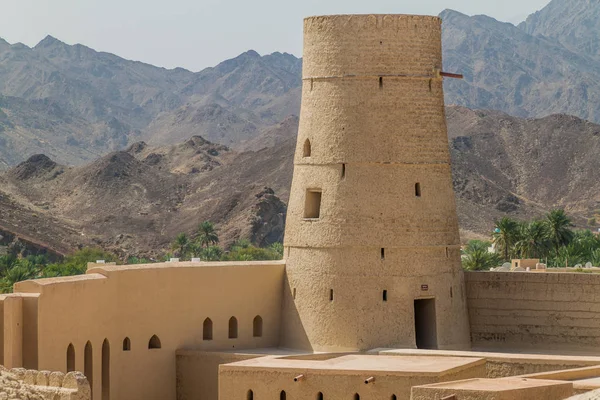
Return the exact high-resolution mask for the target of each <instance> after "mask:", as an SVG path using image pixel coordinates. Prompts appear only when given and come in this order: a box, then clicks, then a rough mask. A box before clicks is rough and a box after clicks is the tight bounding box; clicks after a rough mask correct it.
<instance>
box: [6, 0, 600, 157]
mask: <svg viewBox="0 0 600 400" xmlns="http://www.w3.org/2000/svg"><path fill="white" fill-rule="evenodd" d="M441 17H442V18H443V45H444V64H445V65H444V68H445V69H446V70H447V71H451V72H460V73H463V74H464V75H465V79H464V80H454V79H449V80H447V82H446V85H445V89H446V100H447V103H448V104H457V105H463V106H466V107H469V108H476V109H496V110H500V111H503V112H506V113H509V114H511V115H515V116H521V117H536V118H540V117H545V116H548V115H551V114H556V113H564V114H570V115H575V116H578V117H580V118H583V119H587V120H590V121H595V122H600V98H599V97H600V64H599V63H598V57H600V56H599V54H598V51H599V48H600V22H599V21H600V2H598V1H597V0H553V1H552V2H551V3H550V4H549V5H548V6H547V7H545V8H544V9H543V10H541V11H539V12H537V13H535V14H533V15H531V16H530V17H529V18H528V19H527V21H525V22H524V23H522V24H521V25H519V26H518V27H516V26H514V25H511V24H508V23H502V22H498V21H496V20H494V19H493V18H490V17H486V16H474V17H468V16H466V15H464V14H461V13H458V12H456V11H451V10H446V11H444V12H442V13H441ZM0 33H1V32H0ZM300 76H301V60H300V59H298V58H296V57H294V56H292V55H289V54H285V53H284V54H281V53H274V54H271V55H266V56H262V57H261V56H260V55H259V54H257V53H256V52H254V51H248V52H246V53H244V54H241V55H240V56H238V57H236V58H234V59H231V60H227V61H224V62H222V63H221V64H219V65H217V66H215V67H213V68H207V69H205V70H203V71H200V72H197V73H193V72H190V71H186V70H184V69H180V68H179V69H174V70H166V69H164V68H157V67H154V66H151V65H147V64H143V63H140V62H134V61H128V60H125V59H122V58H120V57H117V56H115V55H112V54H108V53H101V52H96V51H94V50H92V49H90V48H87V47H85V46H82V45H74V46H70V45H67V44H65V43H62V42H61V41H59V40H57V39H55V38H53V37H50V36H49V37H47V38H46V39H44V40H42V41H41V42H40V43H39V44H38V45H37V46H35V47H34V48H29V47H27V46H24V45H22V44H14V45H10V44H8V43H7V42H5V41H3V40H1V39H0V168H6V167H8V166H14V165H16V164H18V163H19V162H21V161H24V160H25V159H26V158H28V157H29V156H31V155H33V154H36V153H44V154H46V155H48V156H50V157H51V158H52V159H54V160H55V161H57V162H59V163H61V164H65V165H78V164H82V163H86V162H90V161H92V160H94V159H96V158H97V157H99V156H101V155H104V154H106V153H108V152H110V151H116V150H122V149H124V148H126V147H127V146H129V145H130V144H132V143H135V142H137V141H140V140H143V141H145V142H147V143H148V144H150V145H168V144H175V143H178V142H181V141H183V140H185V139H186V138H189V137H191V136H194V135H200V136H202V137H204V138H206V139H207V140H210V141H212V142H215V143H220V144H224V145H226V146H228V147H231V148H234V149H236V150H240V149H244V148H260V147H261V146H263V145H261V144H260V143H258V142H257V141H256V137H258V136H261V135H262V134H263V133H264V132H266V131H271V132H273V131H275V130H277V126H278V124H279V123H281V122H282V121H283V120H284V119H285V118H288V117H290V116H293V115H298V111H299V107H300V84H301V79H300Z"/></svg>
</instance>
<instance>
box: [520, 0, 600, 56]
mask: <svg viewBox="0 0 600 400" xmlns="http://www.w3.org/2000/svg"><path fill="white" fill-rule="evenodd" d="M519 28H520V29H522V30H523V31H525V32H527V33H528V34H530V35H533V36H544V37H547V38H550V39H552V40H555V41H557V42H559V43H560V44H562V45H563V46H564V47H566V48H567V49H569V50H571V51H573V52H575V53H577V54H586V55H588V56H590V57H593V58H595V59H598V58H599V57H600V2H599V1H598V0H571V1H564V0H553V1H551V2H550V4H548V5H547V6H546V7H545V8H544V9H542V10H540V11H538V12H536V13H534V14H532V15H530V16H529V17H528V18H527V20H526V21H525V22H523V23H521V24H520V25H519Z"/></svg>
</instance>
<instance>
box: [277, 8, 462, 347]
mask: <svg viewBox="0 0 600 400" xmlns="http://www.w3.org/2000/svg"><path fill="white" fill-rule="evenodd" d="M303 62H304V65H303V86H302V109H301V113H300V128H299V132H298V143H297V147H296V155H295V159H294V178H293V182H292V188H291V194H290V201H289V207H288V216H287V227H286V232H285V257H286V259H287V263H286V271H287V279H286V285H285V296H284V306H283V316H282V317H283V327H282V346H283V347H290V348H302V349H311V350H314V351H348V350H352V351H354V350H366V349H372V348H377V347H408V348H416V347H419V348H440V349H448V348H467V347H469V345H470V341H469V325H468V316H467V308H466V293H465V288H464V282H463V274H462V269H461V260H460V241H459V234H458V220H457V216H456V205H455V200H454V192H453V188H452V175H451V170H450V155H449V150H448V138H447V132H446V121H445V115H444V95H443V89H442V77H441V75H440V69H441V67H442V44H441V20H440V19H439V18H437V17H429V16H410V15H336V16H323V17H311V18H306V19H305V20H304V60H303Z"/></svg>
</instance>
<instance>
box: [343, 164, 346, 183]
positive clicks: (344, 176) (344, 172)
mask: <svg viewBox="0 0 600 400" xmlns="http://www.w3.org/2000/svg"><path fill="white" fill-rule="evenodd" d="M344 178H346V164H342V179H344Z"/></svg>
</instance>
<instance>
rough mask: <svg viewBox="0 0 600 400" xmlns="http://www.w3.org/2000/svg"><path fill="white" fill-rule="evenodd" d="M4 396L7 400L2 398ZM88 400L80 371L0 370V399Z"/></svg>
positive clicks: (88, 386) (89, 396) (84, 379)
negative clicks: (66, 372) (58, 399)
mask: <svg viewBox="0 0 600 400" xmlns="http://www.w3.org/2000/svg"><path fill="white" fill-rule="evenodd" d="M3 396H6V397H3ZM15 397H16V398H23V399H25V398H27V399H36V400H38V399H39V400H54V399H57V398H60V399H63V400H91V398H92V397H91V391H90V385H89V383H88V380H87V379H86V377H85V376H84V375H83V374H82V373H81V372H69V373H68V374H66V375H65V374H63V373H62V372H50V371H35V370H26V369H24V368H13V369H10V370H9V369H6V368H4V367H0V398H10V399H12V398H15Z"/></svg>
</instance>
